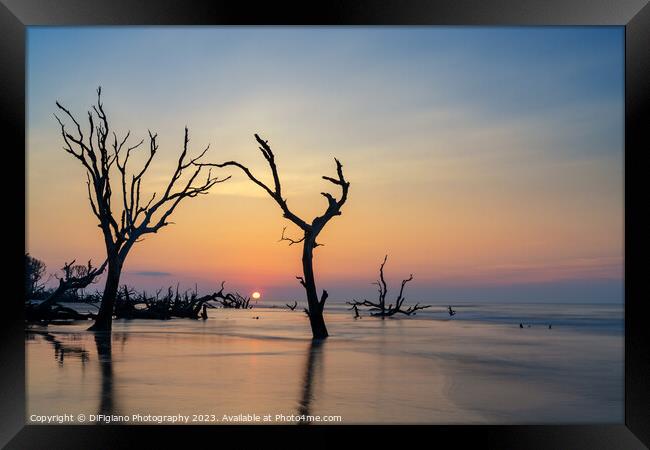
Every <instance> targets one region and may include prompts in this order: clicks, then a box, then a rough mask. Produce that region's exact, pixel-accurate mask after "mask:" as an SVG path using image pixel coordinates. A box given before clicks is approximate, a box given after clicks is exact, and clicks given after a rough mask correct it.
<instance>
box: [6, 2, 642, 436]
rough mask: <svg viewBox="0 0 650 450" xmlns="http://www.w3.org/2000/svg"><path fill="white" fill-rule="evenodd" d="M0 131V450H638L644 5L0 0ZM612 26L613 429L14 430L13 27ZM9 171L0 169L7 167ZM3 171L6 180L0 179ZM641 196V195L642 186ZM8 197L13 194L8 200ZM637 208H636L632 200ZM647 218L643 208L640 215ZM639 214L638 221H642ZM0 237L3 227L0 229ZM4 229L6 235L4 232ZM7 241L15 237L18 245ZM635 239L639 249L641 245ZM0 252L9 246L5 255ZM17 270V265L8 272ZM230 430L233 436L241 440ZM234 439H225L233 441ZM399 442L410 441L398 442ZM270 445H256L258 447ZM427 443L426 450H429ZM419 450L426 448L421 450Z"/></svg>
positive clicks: (19, 411) (17, 40)
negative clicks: (616, 55) (619, 394)
mask: <svg viewBox="0 0 650 450" xmlns="http://www.w3.org/2000/svg"><path fill="white" fill-rule="evenodd" d="M0 2H2V3H0V30H2V34H1V35H0V67H1V68H2V69H0V74H1V75H0V77H1V78H0V81H1V83H0V105H1V108H0V119H1V120H0V122H1V125H0V126H2V128H3V134H2V136H3V139H2V141H0V142H2V146H3V147H4V149H3V150H4V152H3V154H4V155H5V158H6V157H7V156H9V157H10V158H11V159H12V160H13V161H7V160H6V159H5V164H8V167H10V168H11V169H10V171H9V172H11V175H13V176H15V177H16V178H17V179H15V180H10V179H9V178H8V177H7V176H6V175H5V177H4V178H3V180H2V184H3V188H4V189H3V192H9V193H11V194H12V195H9V196H8V197H9V200H7V198H6V197H7V196H5V198H4V202H5V205H6V207H8V210H7V209H5V215H4V219H5V220H4V221H3V222H4V223H3V225H5V226H6V227H7V231H6V232H5V233H3V234H4V236H5V240H4V241H3V242H6V241H7V240H11V241H12V242H13V244H14V245H13V246H4V249H5V251H6V252H9V253H10V254H11V256H12V257H13V258H7V259H13V261H14V262H13V263H11V264H9V267H10V270H9V272H5V273H7V274H8V277H7V279H9V280H11V284H12V288H13V289H12V292H11V293H12V294H13V295H11V296H9V298H6V299H3V308H2V312H1V313H0V320H2V323H1V324H0V343H1V344H0V362H1V363H2V371H1V374H2V375H1V376H2V383H1V385H0V404H1V405H2V407H1V409H0V445H5V444H7V447H6V448H16V449H27V448H50V449H55V448H90V447H92V448H110V449H114V448H122V447H133V446H135V445H136V444H135V443H136V441H137V440H138V439H146V441H147V442H148V444H149V445H147V446H146V447H150V446H152V445H153V442H159V443H161V444H165V445H161V446H165V447H166V446H169V445H173V444H177V443H180V444H184V445H187V444H188V443H190V442H196V441H195V439H201V440H203V439H205V440H206V442H212V443H214V444H217V445H218V444H224V443H226V442H233V441H230V440H229V439H228V438H236V439H237V440H238V442H239V443H240V445H239V446H246V447H248V446H249V445H248V444H249V443H250V441H251V439H252V438H253V437H254V438H255V439H260V438H262V439H277V438H280V434H282V435H283V436H282V437H285V436H284V435H285V434H287V433H286V432H287V431H289V430H290V431H291V432H292V433H291V434H292V436H291V438H292V439H291V441H288V442H287V441H282V442H283V444H285V445H286V444H290V443H293V442H295V443H296V444H300V445H301V446H309V447H314V446H316V447H318V446H320V445H321V444H323V443H324V442H325V441H326V440H328V439H323V438H329V439H331V438H333V437H334V438H335V439H336V440H337V441H339V442H342V441H341V438H340V437H339V436H338V433H339V432H340V431H345V434H346V436H345V439H344V440H345V441H347V442H346V443H348V444H349V439H350V438H352V437H355V438H363V439H372V440H382V441H384V443H388V442H389V441H390V440H391V439H393V438H395V439H397V440H402V441H403V439H405V438H406V439H408V438H407V437H406V436H410V435H412V433H416V434H417V435H419V436H417V437H419V438H425V440H424V441H420V442H421V443H423V444H427V443H429V444H432V445H435V444H438V445H440V444H443V443H450V444H453V445H454V446H457V445H461V446H462V445H463V444H468V443H470V444H474V445H476V444H480V445H481V446H488V447H492V448H500V449H506V448H518V449H519V448H533V449H536V448H572V449H574V448H589V449H596V448H607V449H619V448H625V449H632V448H644V445H643V443H645V446H650V427H649V426H647V424H650V414H649V409H650V350H649V349H650V347H649V346H648V340H647V338H646V337H645V334H644V333H643V327H644V323H645V322H646V321H647V320H648V319H647V317H648V316H647V315H646V314H645V312H646V308H645V304H644V302H645V301H647V296H645V297H644V296H643V293H644V289H643V288H644V286H643V281H644V278H643V272H642V271H643V269H645V267H644V266H645V265H646V264H644V262H645V261H644V259H643V256H644V255H647V254H648V253H647V252H646V249H647V245H646V244H647V237H646V236H645V235H644V233H645V234H647V233H648V230H650V227H649V226H648V225H649V222H648V219H647V218H645V215H646V214H647V211H642V209H641V208H642V207H641V205H644V206H645V205H647V202H646V203H643V200H644V199H643V197H642V194H640V192H639V190H640V189H642V188H643V187H644V186H643V183H642V182H643V181H644V178H647V175H646V176H645V177H644V175H645V173H644V171H646V170H647V169H646V167H647V166H644V165H643V164H641V158H642V157H643V150H647V149H650V138H649V134H650V131H648V130H650V121H649V120H648V118H650V114H649V113H650V111H649V107H648V104H649V102H648V96H649V94H650V81H649V80H650V71H649V69H650V45H649V44H650V6H649V5H648V0H619V1H617V2H615V1H608V0H573V1H567V0H565V1H561V0H491V1H485V0H484V1H481V0H456V1H453V0H445V1H438V2H435V3H433V2H431V1H426V0H401V1H399V0H358V1H354V0H349V1H347V2H344V1H343V0H330V1H329V2H323V3H321V4H316V3H312V2H302V3H301V4H302V6H290V4H288V3H287V4H279V3H277V2H266V3H260V4H251V3H249V2H242V1H240V2H239V3H235V2H232V3H225V2H222V3H216V2H208V1H198V0H192V1H188V0H185V1H182V2H181V1H175V0H140V1H138V2H137V3H136V2H135V1H133V0H131V1H129V0H113V1H106V0H56V1H55V0H50V1H48V0H41V1H39V0H0ZM109 24H110V25H222V24H223V25H259V24H266V25H293V24H303V25H624V26H625V42H626V43H625V52H626V56H625V70H626V75H625V133H626V143H625V291H626V292H625V298H626V301H625V324H626V332H625V425H553V426H551V425H547V426H540V425H536V426H430V427H428V426H427V427H425V426H400V427H398V428H400V429H396V427H395V426H388V427H375V426H369V427H349V426H332V427H306V428H305V427H303V428H301V427H291V428H290V427H286V426H274V427H261V428H255V431H256V433H255V434H253V433H250V431H251V429H250V428H249V427H229V426H218V427H211V426H205V427H183V428H182V429H180V430H179V428H174V427H171V426H155V427H150V426H137V427H134V426H131V427H129V426H124V427H114V426H102V427H97V426H33V425H25V423H24V417H25V368H24V362H25V355H24V336H23V327H24V325H23V324H24V322H23V319H22V314H23V311H22V304H21V302H19V301H13V299H17V298H22V286H21V281H20V280H21V279H22V258H23V254H22V252H24V245H23V244H24V237H25V204H24V200H25V197H24V196H22V197H21V196H19V195H18V193H17V192H16V191H20V189H17V188H16V186H17V185H21V183H22V186H23V187H24V186H25V170H24V169H25V158H24V157H25V155H24V153H21V152H20V150H18V149H20V148H23V149H24V145H25V36H26V33H25V27H26V26H30V25H109ZM9 164H10V165H9ZM5 173H6V172H5ZM646 189H647V188H646ZM14 193H16V195H13V194H14ZM639 198H641V200H639ZM644 209H646V210H647V208H644ZM644 213H645V214H644ZM3 228H4V227H3ZM12 228H13V229H12ZM7 236H13V237H15V236H22V237H23V243H21V242H20V240H19V239H15V238H10V239H7V238H6V237H7ZM642 241H643V242H642ZM8 247H9V248H8ZM18 261H19V262H18ZM242 431H243V432H244V433H242ZM235 435H236V436H235ZM409 441H410V442H411V443H415V442H417V441H414V440H412V439H409ZM270 442H271V441H269V440H266V443H267V444H268V443H270ZM432 445H431V446H432ZM427 446H430V445H427Z"/></svg>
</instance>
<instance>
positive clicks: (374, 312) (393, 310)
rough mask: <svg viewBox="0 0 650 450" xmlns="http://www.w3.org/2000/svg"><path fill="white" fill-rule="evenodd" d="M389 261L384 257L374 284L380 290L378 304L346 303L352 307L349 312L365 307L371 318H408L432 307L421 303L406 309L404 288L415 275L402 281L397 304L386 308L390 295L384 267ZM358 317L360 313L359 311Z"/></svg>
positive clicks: (355, 301) (353, 301)
mask: <svg viewBox="0 0 650 450" xmlns="http://www.w3.org/2000/svg"><path fill="white" fill-rule="evenodd" d="M387 260H388V255H386V256H385V257H384V261H383V262H382V263H381V266H379V280H377V281H376V282H374V283H372V284H374V285H376V286H377V287H378V290H379V300H378V301H377V302H371V301H370V300H363V301H359V300H352V301H349V302H346V303H347V304H348V305H352V306H351V307H350V308H348V309H349V310H353V309H354V310H355V311H357V310H358V307H359V306H365V307H367V308H368V311H370V315H371V316H379V317H382V318H384V317H390V316H394V315H395V314H404V315H407V316H410V315H414V314H415V313H416V311H418V310H421V309H425V308H430V307H431V305H420V304H419V303H416V304H415V305H413V306H409V307H404V302H405V301H406V297H404V287H405V286H406V284H407V283H409V282H410V281H412V280H413V274H411V275H410V276H409V277H408V278H406V279H404V280H402V285H401V287H400V290H399V294H398V296H397V298H396V299H395V304H394V305H393V304H392V303H391V304H389V305H388V306H386V294H387V293H388V286H387V284H386V280H385V278H384V266H385V265H386V261H387ZM357 315H358V311H357Z"/></svg>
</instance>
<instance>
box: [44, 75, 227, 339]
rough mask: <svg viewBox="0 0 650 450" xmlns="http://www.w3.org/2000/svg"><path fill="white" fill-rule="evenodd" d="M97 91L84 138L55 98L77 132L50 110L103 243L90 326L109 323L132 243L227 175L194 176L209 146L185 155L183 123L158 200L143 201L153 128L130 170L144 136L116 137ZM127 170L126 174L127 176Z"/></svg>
mask: <svg viewBox="0 0 650 450" xmlns="http://www.w3.org/2000/svg"><path fill="white" fill-rule="evenodd" d="M101 93H102V91H101V87H100V88H98V89H97V104H96V105H93V106H92V110H90V111H88V130H89V131H88V137H87V138H86V137H84V134H83V132H82V127H81V125H80V124H79V122H78V121H77V120H76V119H75V117H74V116H73V115H72V114H71V113H70V111H68V110H67V109H66V108H65V107H63V106H62V105H61V104H60V103H59V102H58V101H57V102H56V106H57V108H58V109H59V110H60V111H62V112H63V113H64V114H65V116H66V117H67V118H69V119H70V120H71V121H72V122H73V123H74V126H75V128H76V133H75V134H76V135H73V134H71V133H70V132H68V130H67V129H66V125H65V123H64V122H63V121H62V120H61V119H60V118H59V117H58V116H57V115H56V114H55V115H54V116H55V117H56V119H57V121H58V122H59V125H60V126H61V136H62V137H63V142H64V144H65V145H64V147H63V149H64V150H65V151H66V152H67V153H69V154H70V155H72V156H74V157H75V158H76V159H77V160H79V162H80V163H81V164H82V166H83V167H84V168H85V170H86V178H87V186H88V200H89V201H90V206H91V208H92V212H93V214H94V215H95V217H96V218H97V220H98V221H99V227H100V228H101V230H102V234H103V237H104V244H105V247H106V260H107V263H108V274H107V276H106V284H105V286H104V292H103V295H102V302H101V306H100V309H99V313H98V314H97V319H96V320H95V324H94V325H93V326H92V327H91V328H90V330H94V331H106V330H110V329H111V324H112V316H113V307H114V303H115V297H116V294H117V289H118V286H119V282H120V275H121V272H122V267H123V265H124V261H125V259H126V257H127V255H128V253H129V251H130V250H131V248H132V247H133V244H135V243H136V242H138V241H139V240H140V239H141V238H142V236H143V235H145V234H149V233H156V232H158V230H160V229H161V228H163V227H165V226H167V225H169V224H170V223H171V222H169V221H168V219H169V217H170V216H171V214H172V213H173V212H174V210H175V209H176V207H177V206H178V204H179V203H180V202H181V201H182V200H183V199H185V198H188V197H196V196H197V195H199V194H205V193H207V192H208V190H209V189H210V188H211V187H212V186H214V185H215V184H217V183H221V182H223V181H226V180H227V179H228V178H224V179H219V178H213V177H212V175H211V173H210V171H208V174H207V177H206V178H205V179H204V180H203V181H198V180H197V178H198V177H199V175H200V173H201V171H202V167H201V166H197V165H196V163H197V162H198V161H199V159H200V158H202V157H203V155H205V153H206V152H207V151H208V149H209V147H210V146H209V145H208V146H207V147H206V148H205V149H204V150H203V151H202V152H201V153H200V154H199V156H197V157H196V158H189V157H188V156H187V153H188V149H187V146H188V142H189V137H188V130H187V127H185V139H184V141H183V150H182V151H181V154H180V157H179V158H178V163H177V165H176V169H175V170H174V172H173V174H172V176H171V179H170V181H169V183H168V184H167V187H166V189H165V191H164V192H163V194H162V195H161V196H159V197H158V199H157V200H156V194H155V193H154V194H153V195H152V196H151V198H150V199H149V200H147V201H145V200H143V199H141V197H140V193H141V189H140V187H141V183H142V180H143V177H144V175H145V173H146V172H147V169H149V167H150V164H151V161H152V160H153V158H154V156H155V154H156V152H157V151H158V142H157V134H155V133H152V132H151V131H149V133H148V134H149V136H148V141H149V155H148V157H147V158H146V161H145V163H144V165H143V166H142V168H141V169H140V170H138V171H135V172H133V173H132V174H131V173H129V170H128V168H127V164H128V161H129V157H130V156H131V152H133V151H134V150H136V149H137V148H139V147H140V146H141V145H142V144H143V143H144V139H143V140H141V141H140V142H138V143H137V144H135V145H130V144H127V141H128V139H129V137H130V134H131V132H130V131H129V132H127V133H126V134H125V135H124V137H123V138H118V136H117V134H116V133H115V132H114V131H113V132H112V133H111V130H110V128H109V121H108V118H107V115H106V112H105V111H104V107H103V104H102V101H101ZM73 133H74V132H73ZM111 136H112V141H111V139H110V137H111ZM190 167H191V169H190V171H189V176H188V177H186V178H187V181H185V182H179V180H180V179H181V178H183V174H184V173H186V169H188V168H190ZM115 169H117V172H118V173H119V175H118V180H119V184H120V187H119V189H120V191H121V199H120V198H118V200H117V202H118V205H119V206H117V207H116V208H114V205H113V203H112V200H113V190H112V185H111V181H112V174H114V173H115ZM129 175H131V176H130V177H129ZM195 182H196V184H195ZM177 184H179V185H180V186H177ZM118 195H119V194H118Z"/></svg>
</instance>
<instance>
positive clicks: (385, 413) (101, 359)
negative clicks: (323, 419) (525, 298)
mask: <svg viewBox="0 0 650 450" xmlns="http://www.w3.org/2000/svg"><path fill="white" fill-rule="evenodd" d="M255 317H259V319H255ZM326 321H327V324H328V328H329V331H330V335H331V337H330V338H329V339H327V340H326V341H324V342H322V343H320V344H319V343H316V344H315V343H313V342H312V341H311V339H310V333H309V328H308V323H307V318H306V317H305V315H304V313H303V312H301V311H298V310H296V311H288V310H281V309H264V308H259V309H253V310H210V318H209V319H208V320H207V321H194V320H188V319H173V320H170V321H143V320H132V321H126V320H118V321H115V323H114V331H113V333H112V336H111V337H110V338H108V337H106V336H105V335H102V334H95V333H91V332H87V331H85V328H87V327H88V324H87V323H82V324H74V325H65V326H49V327H47V328H38V327H36V328H34V332H28V333H26V345H27V349H26V360H27V410H28V423H33V422H32V421H30V420H29V418H30V416H31V415H34V414H36V415H52V414H64V413H68V414H74V415H77V414H79V413H83V414H85V415H86V416H87V417H90V416H91V415H97V414H115V415H128V416H132V415H133V414H142V415H145V416H146V415H149V414H151V415H170V416H172V415H177V414H181V415H187V416H194V415H199V414H202V415H208V416H212V415H213V416H212V417H213V418H216V421H215V420H212V419H208V421H207V422H205V423H209V424H214V423H224V420H223V417H224V415H228V416H237V415H240V414H244V415H248V414H251V415H253V414H256V415H258V416H260V417H262V416H264V415H266V414H270V415H272V416H273V420H271V421H270V422H263V421H259V422H255V423H286V422H282V421H281V420H279V421H276V420H275V416H276V415H277V414H283V415H285V416H286V417H290V416H292V415H301V414H304V415H318V416H340V417H341V421H340V422H336V423H344V424H357V423H359V424H360V423H404V424H407V423H427V424H480V423H492V424H499V423H502V424H518V423H521V424H531V423H594V422H602V423H605V422H606V423H621V422H622V421H623V336H622V334H618V333H599V332H597V331H594V330H591V329H585V330H583V331H576V330H573V329H562V328H553V329H552V330H549V329H548V328H547V327H545V326H533V327H532V328H524V329H520V328H519V327H518V326H513V325H511V324H494V323H483V322H480V321H461V320H437V319H427V320H412V319H410V318H401V319H388V320H381V319H377V318H371V317H364V318H362V319H360V320H354V319H353V318H352V317H351V315H350V314H348V313H343V312H333V313H330V314H326ZM86 420H88V419H86ZM282 420H285V419H282ZM136 422H137V420H136ZM290 422H291V423H295V421H290ZM72 423H78V422H72ZM131 423H133V421H132V422H131ZM143 423H145V422H144V421H143ZM146 423H151V422H146ZM194 423H201V422H194ZM235 423H237V422H235ZM243 423H250V422H243Z"/></svg>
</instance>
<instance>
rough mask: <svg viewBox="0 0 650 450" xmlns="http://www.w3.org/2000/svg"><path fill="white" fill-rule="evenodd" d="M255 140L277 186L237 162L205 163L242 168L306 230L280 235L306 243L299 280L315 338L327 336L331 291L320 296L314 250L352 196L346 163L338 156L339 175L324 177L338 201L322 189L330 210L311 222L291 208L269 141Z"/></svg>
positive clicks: (287, 217)
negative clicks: (326, 315) (326, 316)
mask: <svg viewBox="0 0 650 450" xmlns="http://www.w3.org/2000/svg"><path fill="white" fill-rule="evenodd" d="M255 139H256V140H257V143H258V144H259V149H260V152H262V156H264V159H265V160H266V162H267V163H268V164H269V167H270V169H271V173H272V175H273V188H271V187H269V186H267V185H266V184H264V183H263V182H262V181H260V180H259V179H258V178H257V177H255V175H253V174H252V173H251V171H250V170H249V169H248V167H246V166H244V165H242V164H240V163H238V162H235V161H227V162H224V163H221V164H201V165H207V166H213V167H228V166H234V167H238V168H239V169H241V170H242V171H243V172H244V173H245V174H246V176H248V178H249V179H250V180H251V181H252V182H253V183H255V184H257V185H258V186H259V187H261V188H262V189H264V190H265V191H266V192H267V194H269V196H270V197H271V198H272V199H273V200H275V202H276V203H277V204H278V206H280V209H281V210H282V213H283V216H284V217H285V218H286V219H288V220H290V221H291V222H293V223H294V224H295V225H296V226H298V228H300V229H301V230H302V233H303V235H302V237H301V238H299V239H292V238H289V237H286V236H285V233H284V232H285V230H286V227H285V230H283V231H282V237H281V238H280V241H287V242H289V245H293V244H298V243H301V242H302V244H303V246H302V249H303V250H302V270H303V276H301V277H300V276H298V277H296V279H298V281H300V284H301V285H302V286H303V287H304V288H305V291H306V293H307V304H308V309H306V311H307V315H308V316H309V322H310V324H311V330H312V335H313V337H314V339H322V338H326V337H327V336H328V333H327V327H326V326H325V320H324V318H323V308H324V307H325V301H326V300H327V296H328V294H327V291H326V290H325V289H323V293H322V295H321V297H320V298H319V297H318V292H317V290H316V281H315V277H314V266H313V252H314V249H315V248H316V247H318V246H319V245H322V244H319V243H317V242H316V239H317V238H318V235H319V234H320V232H321V231H322V230H323V228H324V227H325V225H327V223H328V222H329V221H330V220H331V219H332V218H333V217H336V216H340V215H341V207H342V206H343V205H344V204H345V202H346V200H347V198H348V189H349V187H350V183H349V182H348V181H347V180H346V179H345V177H344V176H343V166H342V165H341V163H340V162H339V160H338V159H336V158H334V161H336V173H337V177H336V178H332V177H328V176H323V179H324V180H327V181H329V182H331V183H333V184H335V185H336V186H338V187H340V188H341V196H340V198H339V199H338V200H337V199H336V198H334V196H333V195H332V194H329V193H327V192H321V195H323V196H324V197H325V198H326V199H327V209H326V210H325V212H324V213H323V214H322V215H320V216H318V217H316V218H314V219H313V220H312V221H311V223H308V222H307V221H305V220H303V219H302V218H300V217H298V216H297V215H296V214H294V213H293V212H292V211H291V210H290V209H289V206H288V204H287V200H286V199H285V198H284V197H283V196H282V185H281V184H280V176H279V175H278V168H277V166H276V164H275V155H274V154H273V151H272V150H271V147H270V146H269V144H268V141H265V140H263V139H262V138H260V137H259V136H258V135H257V134H256V135H255Z"/></svg>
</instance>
